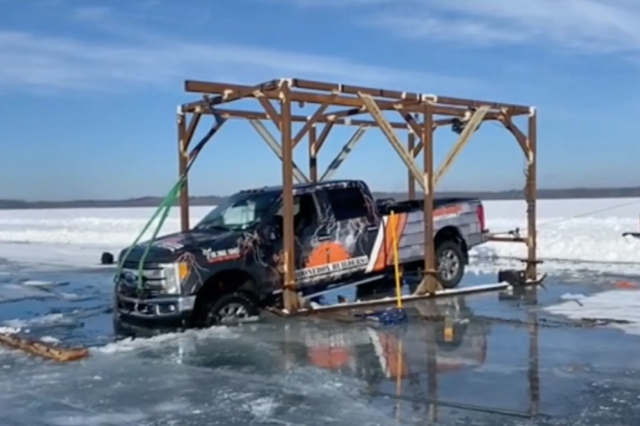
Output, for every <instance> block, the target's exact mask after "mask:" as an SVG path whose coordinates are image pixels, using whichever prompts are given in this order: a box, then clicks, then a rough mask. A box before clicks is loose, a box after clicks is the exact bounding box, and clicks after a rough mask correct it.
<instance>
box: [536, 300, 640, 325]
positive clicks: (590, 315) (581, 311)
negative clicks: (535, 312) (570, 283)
mask: <svg viewBox="0 0 640 426" xmlns="http://www.w3.org/2000/svg"><path fill="white" fill-rule="evenodd" d="M545 310H546V311H547V312H549V313H552V314H556V315H563V316H566V317H568V318H570V319H573V320H583V319H590V320H592V319H593V320H613V321H628V322H629V324H611V325H610V326H611V327H615V328H618V329H620V330H622V331H624V332H625V333H629V334H636V335H640V292H638V291H629V290H612V291H605V292H602V293H596V294H592V295H590V296H585V297H582V298H580V299H579V303H576V301H575V299H574V300H568V301H565V302H563V303H560V304H558V305H554V306H549V307H547V308H545Z"/></svg>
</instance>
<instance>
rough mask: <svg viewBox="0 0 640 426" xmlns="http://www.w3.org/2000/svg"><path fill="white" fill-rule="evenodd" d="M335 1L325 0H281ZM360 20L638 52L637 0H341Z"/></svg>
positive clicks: (417, 34)
mask: <svg viewBox="0 0 640 426" xmlns="http://www.w3.org/2000/svg"><path fill="white" fill-rule="evenodd" d="M282 1H283V2H285V1H286V2H291V3H292V4H298V5H305V6H307V5H314V6H318V7H319V6H323V5H335V3H333V2H332V1H329V2H325V1H324V0H282ZM345 6H350V7H354V8H358V9H359V13H358V14H357V15H355V14H354V16H359V17H361V18H359V19H361V20H362V22H363V23H365V24H368V25H373V26H376V27H381V28H383V29H384V30H386V31H388V32H390V33H393V34H396V35H399V36H402V37H408V38H415V39H425V40H432V41H449V42H462V43H468V44H471V45H474V44H475V45H546V46H547V47H550V48H563V49H572V50H575V51H580V52H584V53H634V54H636V53H639V52H640V1H638V0H402V1H398V0H343V1H342V4H341V7H345Z"/></svg>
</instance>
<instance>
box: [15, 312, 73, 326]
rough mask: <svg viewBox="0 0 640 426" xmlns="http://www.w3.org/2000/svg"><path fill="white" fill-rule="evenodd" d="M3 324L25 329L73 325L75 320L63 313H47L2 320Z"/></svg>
mask: <svg viewBox="0 0 640 426" xmlns="http://www.w3.org/2000/svg"><path fill="white" fill-rule="evenodd" d="M4 324H5V325H7V326H9V327H14V328H18V329H22V330H26V329H32V328H42V327H53V326H58V327H59V326H68V325H75V324H76V321H75V320H74V319H73V318H68V317H66V316H65V315H64V314H49V315H42V316H39V317H35V318H30V319H12V320H7V321H4Z"/></svg>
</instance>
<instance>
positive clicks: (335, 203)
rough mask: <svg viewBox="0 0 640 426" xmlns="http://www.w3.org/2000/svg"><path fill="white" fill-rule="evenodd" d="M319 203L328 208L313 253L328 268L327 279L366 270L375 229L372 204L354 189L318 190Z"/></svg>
mask: <svg viewBox="0 0 640 426" xmlns="http://www.w3.org/2000/svg"><path fill="white" fill-rule="evenodd" d="M318 200H319V202H320V204H321V205H324V206H325V208H326V209H327V216H326V218H325V220H324V224H323V226H322V229H321V230H320V235H319V238H318V239H317V240H316V241H315V251H314V253H316V256H317V257H318V258H320V257H321V256H323V258H324V263H325V264H328V265H330V268H329V269H330V271H329V278H331V279H339V278H344V277H345V276H348V275H351V274H353V273H358V272H363V271H365V269H366V267H367V264H368V263H369V253H371V251H372V247H373V244H374V242H375V239H376V234H377V230H378V221H379V219H378V217H377V214H376V210H375V203H374V201H373V200H367V199H366V198H365V196H364V194H363V192H362V190H361V189H360V188H359V187H357V186H346V187H335V188H329V189H326V190H323V191H319V192H318ZM313 243H314V242H313V241H312V244H313ZM318 260H320V259H318ZM316 263H319V262H316Z"/></svg>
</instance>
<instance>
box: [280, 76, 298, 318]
mask: <svg viewBox="0 0 640 426" xmlns="http://www.w3.org/2000/svg"><path fill="white" fill-rule="evenodd" d="M280 93H281V97H280V106H281V111H280V117H281V129H280V130H281V134H282V205H283V215H284V220H283V222H284V223H283V228H284V229H283V238H282V239H283V246H284V247H283V256H284V259H283V261H284V263H283V266H284V283H283V289H282V296H283V302H284V308H285V309H286V310H287V311H289V312H290V313H294V312H296V311H297V310H298V307H299V300H298V295H297V294H296V282H295V269H294V268H295V263H294V256H295V240H294V239H295V236H294V230H293V141H292V137H291V133H292V129H291V96H290V95H291V89H290V87H289V83H288V82H285V83H284V84H283V85H282V86H281V88H280Z"/></svg>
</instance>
